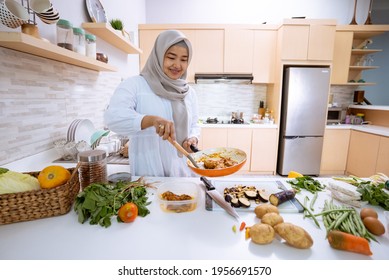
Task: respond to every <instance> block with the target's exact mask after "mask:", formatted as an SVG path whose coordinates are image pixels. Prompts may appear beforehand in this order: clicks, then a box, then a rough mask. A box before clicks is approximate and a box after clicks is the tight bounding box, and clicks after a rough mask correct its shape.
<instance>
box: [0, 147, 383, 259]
mask: <svg viewBox="0 0 389 280" xmlns="http://www.w3.org/2000/svg"><path fill="white" fill-rule="evenodd" d="M53 156H54V157H53ZM38 159H39V160H38ZM53 159H55V154H53V153H51V154H50V153H48V154H47V153H46V154H45V155H43V154H40V155H37V156H33V157H31V158H28V159H25V160H23V161H19V163H13V164H9V165H7V166H5V167H8V168H11V167H12V168H14V170H20V171H26V170H29V171H33V170H37V169H38V170H39V169H40V168H42V167H44V166H47V165H49V164H51V161H52V160H53ZM32 163H34V164H33V165H31V164H32ZM17 166H19V168H16V167H17ZM73 166H74V165H73ZM27 167H29V168H28V169H26V168H27ZM31 167H34V168H31ZM66 167H69V164H67V166H66ZM127 169H128V166H124V165H117V164H111V165H108V173H109V174H111V173H114V172H117V171H128V170H127ZM232 178H233V179H234V180H243V181H248V180H257V181H258V180H260V181H266V180H276V178H275V177H261V176H258V177H257V176H247V177H238V175H236V176H235V175H233V176H229V177H224V179H226V180H231V179H232ZM277 179H280V178H277ZM147 180H148V181H152V182H155V181H160V182H162V181H168V180H190V181H194V182H196V183H198V185H199V187H202V183H200V180H199V179H198V178H147ZM281 180H285V179H281ZM321 180H322V181H323V182H325V181H326V180H327V179H325V178H322V179H321ZM201 194H202V195H201V198H200V202H199V204H198V207H197V209H196V210H195V211H193V212H188V213H180V214H170V213H165V212H163V211H162V210H161V209H160V208H159V205H158V203H157V202H156V199H155V197H154V196H151V201H152V203H151V205H149V209H150V211H151V213H150V214H149V215H148V216H146V217H144V218H142V217H138V218H137V219H136V220H135V222H133V223H131V224H123V223H117V222H116V221H115V220H113V221H112V225H111V227H109V228H103V227H100V226H97V225H94V226H92V225H89V224H88V223H85V224H80V223H78V221H77V215H76V213H75V212H74V211H73V210H71V211H70V212H69V213H67V214H65V215H62V216H56V217H51V218H45V219H39V220H35V221H28V222H20V223H15V224H9V225H1V226H0V240H1V241H0V259H3V260H5V259H12V260H20V259H27V260H30V259H61V260H63V259H72V260H74V259H75V260H79V259H115V260H124V259H126V260H129V259H136V260H142V259H143V260H150V259H176V260H178V259H181V260H194V259H220V260H222V259H226V260H236V259H239V260H249V259H252V260H257V259H266V260H271V259H273V260H277V259H298V260H304V259H317V260H323V259H331V260H335V259H348V260H351V259H356V260H369V259H389V253H388V252H389V233H388V231H389V228H388V227H386V230H387V232H386V233H385V235H383V236H380V237H377V239H378V241H379V243H376V242H371V244H370V246H371V250H372V252H373V256H370V257H369V256H364V255H360V254H355V253H350V252H345V251H338V250H334V249H332V248H331V247H330V246H329V244H328V242H327V240H326V239H325V235H326V232H325V229H324V226H323V224H322V223H321V227H322V228H321V229H318V228H317V227H316V226H315V225H314V222H313V221H312V220H311V219H308V218H306V219H303V216H302V214H299V213H281V215H282V216H283V218H284V220H285V221H286V222H292V223H294V224H297V225H299V226H302V227H303V228H305V230H307V231H308V232H309V233H310V234H311V236H312V238H313V240H314V245H313V247H312V248H310V249H307V250H301V249H295V248H292V247H290V246H287V245H285V244H283V243H282V242H281V241H280V240H279V239H275V240H274V241H273V242H272V243H271V244H268V245H256V244H253V243H252V242H251V241H249V240H245V236H244V232H239V231H238V232H236V233H234V232H233V231H232V226H233V225H234V224H235V225H236V226H237V227H239V224H237V222H235V220H234V219H233V218H232V217H230V216H229V215H228V214H226V213H225V212H224V211H207V210H205V207H204V198H205V194H204V192H201ZM305 195H308V196H310V197H311V194H306V193H303V194H299V195H298V197H300V200H301V201H302V200H303V197H304V196H305ZM329 198H330V197H329V195H328V194H327V193H325V192H324V193H321V194H320V196H319V199H318V200H317V202H316V204H315V209H316V212H320V211H321V210H320V209H321V207H322V205H323V203H324V200H325V199H329ZM374 208H375V209H376V210H377V211H378V212H379V218H380V220H381V221H383V222H384V221H385V220H384V217H383V211H382V209H381V208H378V207H374ZM241 217H242V219H243V220H244V221H245V222H246V223H247V225H253V224H254V223H257V222H259V219H257V218H256V217H255V214H254V213H251V212H241Z"/></svg>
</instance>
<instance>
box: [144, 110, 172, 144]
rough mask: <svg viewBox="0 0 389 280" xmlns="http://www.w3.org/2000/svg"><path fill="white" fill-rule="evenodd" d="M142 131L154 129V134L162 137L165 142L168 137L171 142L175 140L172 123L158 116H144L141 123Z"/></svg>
mask: <svg viewBox="0 0 389 280" xmlns="http://www.w3.org/2000/svg"><path fill="white" fill-rule="evenodd" d="M141 126H142V129H145V128H147V127H150V126H154V127H155V132H156V133H157V134H158V135H159V136H160V137H162V139H163V140H167V139H168V138H169V137H170V138H171V139H172V140H174V141H175V140H176V133H175V130H174V123H173V122H172V121H169V120H167V119H164V118H161V117H158V116H149V115H148V116H145V117H144V118H143V119H142V123H141Z"/></svg>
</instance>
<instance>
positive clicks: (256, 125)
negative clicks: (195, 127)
mask: <svg viewBox="0 0 389 280" xmlns="http://www.w3.org/2000/svg"><path fill="white" fill-rule="evenodd" d="M200 127H210V128H278V125H276V124H270V123H269V124H265V123H245V124H231V123H218V124H212V123H201V124H200Z"/></svg>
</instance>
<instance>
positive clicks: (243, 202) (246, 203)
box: [239, 197, 251, 208]
mask: <svg viewBox="0 0 389 280" xmlns="http://www.w3.org/2000/svg"><path fill="white" fill-rule="evenodd" d="M239 204H240V206H242V207H245V208H248V207H250V205H251V202H250V200H248V199H247V197H240V198H239Z"/></svg>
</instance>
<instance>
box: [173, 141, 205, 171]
mask: <svg viewBox="0 0 389 280" xmlns="http://www.w3.org/2000/svg"><path fill="white" fill-rule="evenodd" d="M168 140H169V142H170V143H171V144H172V145H173V146H174V147H175V148H176V149H177V150H178V151H179V152H180V153H181V154H183V155H184V156H186V157H187V158H188V159H189V160H190V162H191V163H192V164H193V165H194V166H195V167H196V168H198V169H200V166H199V165H198V164H197V162H196V161H195V160H194V159H193V158H192V156H191V155H190V153H188V152H187V151H186V150H185V149H184V148H183V147H182V146H181V145H180V144H178V143H177V141H173V139H172V138H170V137H169V138H168Z"/></svg>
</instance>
